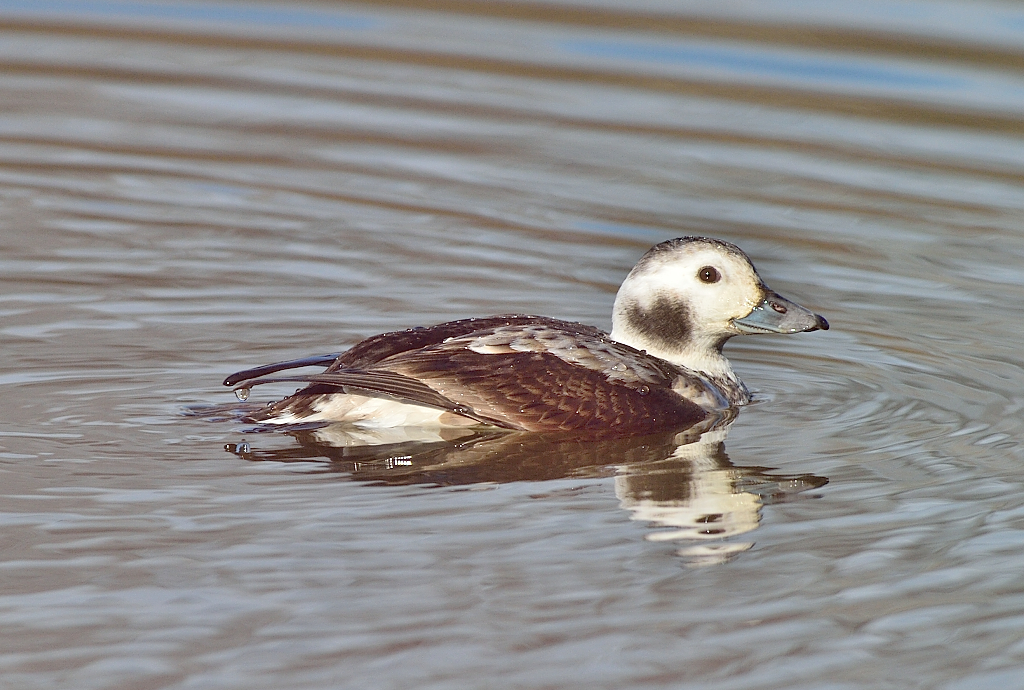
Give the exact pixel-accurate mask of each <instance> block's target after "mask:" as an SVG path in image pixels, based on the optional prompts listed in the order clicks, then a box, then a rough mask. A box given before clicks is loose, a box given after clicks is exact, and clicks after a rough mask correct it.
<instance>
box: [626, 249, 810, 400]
mask: <svg viewBox="0 0 1024 690" xmlns="http://www.w3.org/2000/svg"><path fill="white" fill-rule="evenodd" d="M818 329H822V330H826V329H828V322H827V321H826V320H825V319H823V318H822V317H821V316H819V315H817V314H815V313H813V312H811V311H809V310H807V309H805V308H803V307H801V306H800V305H798V304H796V303H794V302H791V301H790V300H788V299H786V298H784V297H782V296H781V295H779V294H778V293H776V292H775V291H773V290H771V289H770V288H769V287H768V286H767V285H765V284H764V281H762V280H761V277H760V276H759V275H758V274H757V271H756V270H755V269H754V266H753V264H752V263H751V262H750V259H749V258H747V255H746V254H744V253H743V251H742V250H741V249H740V248H739V247H737V246H736V245H734V244H730V243H728V242H723V241H721V240H716V239H711V238H707V237H680V238H677V239H674V240H668V241H666V242H662V243H661V244H658V245H656V246H654V247H652V248H651V249H650V250H649V251H648V252H647V253H646V254H644V256H643V257H641V259H640V261H639V262H638V263H637V265H636V266H634V267H633V270H632V271H630V273H629V275H628V276H626V279H625V280H624V281H623V283H622V286H621V287H620V288H619V292H618V295H616V297H615V306H614V308H613V311H612V333H611V336H612V338H613V339H614V340H617V341H619V342H621V343H625V344H626V345H630V346H632V347H635V348H637V349H639V350H646V351H647V352H648V353H649V354H652V355H654V356H655V357H660V358H661V359H665V360H668V361H669V362H672V363H673V364H677V365H680V366H684V367H686V368H688V369H691V370H693V371H697V372H702V373H704V374H707V375H709V376H710V377H712V378H714V379H717V380H720V381H722V382H723V383H726V382H728V383H730V384H734V385H735V386H737V387H738V388H739V389H740V390H742V391H743V392H744V394H745V390H746V389H745V388H743V384H742V383H740V381H739V379H738V378H737V377H736V375H735V374H734V373H733V370H732V367H731V366H730V364H729V360H727V359H726V358H725V356H724V355H722V347H723V346H724V345H725V343H726V341H727V340H729V338H731V337H733V336H736V335H745V334H753V333H799V332H802V331H815V330H818Z"/></svg>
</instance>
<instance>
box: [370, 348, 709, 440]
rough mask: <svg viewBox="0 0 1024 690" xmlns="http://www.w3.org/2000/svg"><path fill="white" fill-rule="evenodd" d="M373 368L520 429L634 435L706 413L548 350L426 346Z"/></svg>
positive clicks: (688, 422) (663, 391)
mask: <svg viewBox="0 0 1024 690" xmlns="http://www.w3.org/2000/svg"><path fill="white" fill-rule="evenodd" d="M381 366H387V367H388V370H389V371H392V372H394V373H399V374H402V375H404V376H407V377H409V378H414V379H417V380H419V381H421V382H422V383H425V384H426V385H428V386H429V387H430V388H431V389H433V390H436V391H437V392H439V393H440V394H441V395H443V396H445V397H446V398H448V399H450V400H452V401H453V402H456V403H459V404H462V405H465V406H467V407H468V408H470V409H471V410H473V412H474V413H475V414H476V415H479V416H480V417H484V418H487V419H493V420H496V421H497V422H498V423H499V424H500V425H501V426H506V427H509V428H514V429H522V430H526V431H558V430H565V431H568V430H587V431H607V430H609V429H620V430H622V431H623V432H624V433H629V434H638V433H648V432H653V431H658V430H662V429H669V428H683V427H687V426H692V425H693V424H696V423H697V422H699V421H701V420H703V419H704V418H705V417H706V416H707V413H706V412H705V411H704V410H703V409H702V408H701V407H699V406H698V405H697V404H695V403H693V402H690V401H689V400H686V399H685V398H682V397H680V396H679V395H677V394H676V393H674V392H673V391H672V389H671V382H670V381H666V382H664V383H662V384H661V385H652V384H647V383H643V382H639V381H631V382H628V383H627V382H623V381H621V380H613V379H610V378H609V377H608V376H607V375H606V374H605V373H604V372H602V371H599V370H596V369H592V368H588V367H586V366H581V365H579V364H573V363H570V362H567V361H565V360H563V359H562V358H560V357H558V356H556V355H554V354H551V353H550V352H514V353H504V354H481V353H479V352H474V351H472V350H468V349H461V348H460V349H453V348H448V347H445V348H428V349H427V350H421V351H417V352H414V353H407V354H406V355H404V356H400V357H396V358H391V359H389V360H388V361H387V362H383V363H381Z"/></svg>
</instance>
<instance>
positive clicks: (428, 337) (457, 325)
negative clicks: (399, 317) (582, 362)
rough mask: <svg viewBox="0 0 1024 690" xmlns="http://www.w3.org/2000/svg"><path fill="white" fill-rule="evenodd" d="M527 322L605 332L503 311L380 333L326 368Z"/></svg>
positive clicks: (362, 364) (357, 364)
mask: <svg viewBox="0 0 1024 690" xmlns="http://www.w3.org/2000/svg"><path fill="white" fill-rule="evenodd" d="M530 324H544V325H548V326H552V327H558V328H561V329H562V330H565V331H567V332H573V333H580V334H586V335H589V336H591V337H599V336H602V335H604V333H603V332H602V331H601V330H599V329H597V328H594V327H593V326H586V325H584V324H581V323H571V322H569V321H560V320H558V319H551V318H547V317H543V316H528V315H525V314H504V315H501V316H488V317H486V318H482V319H461V320H459V321H449V322H447V323H439V324H437V325H436V326H426V327H419V328H410V329H408V330H405V331H392V332H391V333H381V334H380V335H375V336H372V337H369V338H367V339H366V340H363V341H362V342H360V343H357V344H355V345H353V346H352V348H351V349H350V350H348V351H346V352H344V353H342V354H341V356H340V357H338V360H337V361H336V362H335V363H334V364H333V365H331V367H330V369H328V371H331V370H334V369H365V368H367V367H370V366H372V365H374V364H377V363H378V362H380V361H382V360H384V359H387V358H388V357H393V356H395V355H398V354H401V353H403V352H409V351H412V350H419V349H422V348H425V347H430V346H432V345H439V344H441V343H443V342H444V341H446V340H449V339H451V338H458V337H461V336H465V335H469V334H470V333H478V332H487V331H491V330H493V329H497V328H503V327H521V326H527V325H530Z"/></svg>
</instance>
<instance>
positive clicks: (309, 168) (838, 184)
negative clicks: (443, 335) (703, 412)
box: [0, 0, 1024, 690]
mask: <svg viewBox="0 0 1024 690" xmlns="http://www.w3.org/2000/svg"><path fill="white" fill-rule="evenodd" d="M1022 45H1024V9H1022V8H1020V7H1019V6H1018V5H1014V4H995V3H985V2H972V3H969V4H965V5H961V4H952V3H949V4H947V3H943V2H937V1H936V2H930V1H922V2H886V3H866V2H820V1H813V0H808V1H807V2H761V1H759V2H736V3H729V4H728V5H723V6H721V7H719V6H718V5H714V4H701V3H663V2H658V1H656V0H649V1H647V2H643V3H637V2H631V3H626V2H617V1H615V0H592V1H591V2H590V3H589V5H587V6H584V5H582V4H580V3H573V4H565V3H560V2H556V1H554V0H551V1H549V2H542V3H530V4H495V3H477V2H472V1H467V2H462V3H449V4H446V5H444V9H443V10H435V9H434V6H433V5H432V4H431V3H417V2H411V1H410V2H404V3H388V4H384V3H381V4H372V3H370V4H363V5H358V6H357V5H352V6H342V5H334V4H327V3H320V4H312V3H311V4H304V5H295V4H291V3H261V4H241V3H225V4H215V3H206V2H191V3H169V2H167V3H160V2H156V3H130V2H80V3H68V2H56V1H46V0H39V1H38V2H18V3H0V61H2V64H3V69H2V70H0V103H2V104H3V105H2V107H0V209H2V213H0V229H2V232H0V268H2V271H0V334H2V342H3V347H4V349H3V353H4V361H5V363H6V366H5V367H4V368H3V370H2V371H0V392H2V399H3V401H4V403H5V404H4V424H3V426H2V428H0V473H2V474H0V476H2V477H3V482H2V484H0V524H2V530H0V569H2V573H3V577H2V578H0V621H2V623H3V625H2V626H0V677H2V680H3V682H2V683H0V685H3V686H4V687H11V688H19V689H21V688H52V687H75V688H157V687H167V688H189V687H202V688H241V687H245V688H249V689H251V688H275V689H280V688H339V687H352V688H405V687H419V688H482V687H494V686H495V685H500V686H502V687H601V688H661V687H664V688H680V687H694V688H696V687H700V688H714V689H716V690H733V689H747V688H750V689H761V688H824V687H828V688H854V687H858V688H860V687H877V688H901V689H902V688H907V687H918V688H942V689H944V690H962V689H967V688H971V689H973V688H988V687H1014V686H1015V685H1019V684H1020V678H1021V677H1024V575H1022V574H1021V573H1024V555H1022V553H1024V550H1022V547H1024V498H1022V497H1024V490H1022V489H1024V486H1022V484H1024V472H1022V470H1021V460H1022V459H1024V448H1022V446H1021V440H1020V439H1021V438H1022V431H1024V429H1022V426H1024V425H1022V414H1021V411H1022V409H1024V396H1022V394H1021V392H1020V389H1021V386H1020V382H1021V379H1022V374H1021V365H1022V356H1021V354H1020V351H1021V348H1020V334H1021V333H1022V328H1021V324H1022V323H1024V307H1022V306H1021V305H1022V304H1024V269H1022V268H1021V266H1022V265H1024V234H1022V233H1021V232H1020V228H1021V218H1022V214H1021V210H1022V208H1024V186H1022V181H1024V163H1022V161H1024V118H1022V116H1021V113H1022V112H1024V88H1022V87H1024V77H1022V76H1021V75H1022V72H1021V69H1022V67H1024V51H1022V50H1021V46H1022ZM694 233H705V234H710V235H713V236H717V237H721V238H723V239H727V240H730V241H733V242H736V243H738V244H739V245H741V246H742V247H743V248H744V249H745V250H747V252H748V253H749V254H750V255H751V256H752V257H753V259H754V261H755V263H756V264H757V266H758V268H759V269H760V271H761V273H762V275H763V276H764V277H765V279H766V280H767V281H768V283H769V284H770V285H771V286H772V287H773V288H774V289H776V290H778V291H779V292H781V293H782V294H784V295H786V296H788V297H792V298H793V299H794V300H796V301H797V302H799V303H801V304H804V305H805V306H807V307H809V308H812V309H814V311H816V312H819V313H821V314H823V315H824V316H825V317H826V318H828V319H829V321H830V323H831V324H832V330H830V331H828V332H827V333H820V332H819V333H811V334H803V335H796V336H788V337H777V338H769V337H764V338H745V339H739V340H736V341H733V342H732V343H730V345H729V346H728V348H727V352H728V353H729V355H730V357H731V359H732V360H733V362H734V364H735V366H736V369H737V370H738V371H739V373H740V375H741V376H742V377H743V378H744V380H745V381H746V383H747V384H748V386H750V387H751V389H752V390H754V391H755V393H756V395H757V398H758V402H757V404H755V405H752V406H750V407H748V408H746V409H744V410H743V412H742V413H741V414H740V415H739V417H738V418H737V419H736V420H735V422H734V423H733V424H732V426H731V428H730V429H729V430H728V434H727V436H725V434H723V433H721V432H716V434H717V435H716V434H709V435H706V437H705V438H702V439H701V441H700V443H696V444H684V443H683V442H684V441H690V440H692V439H690V438H676V437H675V436H674V435H666V436H660V437H652V438H644V439H632V440H629V441H601V442H594V443H590V444H587V443H580V442H576V441H572V440H566V439H551V438H537V437H530V436H528V435H527V436H516V435H512V436H505V435H499V436H497V437H492V436H488V435H483V436H466V437H461V438H448V439H436V438H434V439H427V438H419V437H417V436H416V435H415V434H411V433H410V434H406V435H404V436H402V435H397V436H395V437H394V438H390V439H388V440H389V441H390V442H391V443H390V445H387V446H385V447H384V448H378V449H372V450H370V449H366V448H365V447H361V446H359V445H358V442H359V441H360V439H358V438H352V437H345V436H344V435H343V434H340V432H337V431H335V432H328V431H323V430H322V431H307V432H299V433H295V434H293V435H285V434H267V433H264V434H254V433H251V432H250V430H249V429H248V427H247V426H246V425H245V424H242V423H240V422H239V421H237V415H238V413H239V411H240V410H241V409H244V408H245V406H253V405H256V406H258V405H263V404H265V403H266V402H267V401H268V400H270V399H272V398H273V397H275V395H279V394H280V393H282V392H284V391H286V390H288V388H287V386H285V387H284V388H283V389H276V390H267V389H268V388H270V387H260V388H258V389H255V390H254V391H253V393H252V395H251V397H250V398H249V400H248V401H247V402H238V401H236V400H235V399H234V396H232V394H231V392H230V389H228V388H225V387H223V386H221V385H220V382H221V381H222V380H223V379H224V377H225V376H226V375H227V374H229V373H231V372H233V371H237V370H240V369H244V368H247V367H250V366H255V365H257V364H262V363H265V362H270V361H275V360H283V359H291V358H295V357H300V356H306V355H315V354H320V353H330V352H337V351H339V350H341V349H344V348H345V347H348V346H349V345H351V344H353V343H355V342H357V341H358V340H360V339H361V338H363V337H365V336H368V335H372V334H374V333H379V332H382V331H385V330H390V329H398V328H406V327H409V326H414V325H419V324H430V323H436V322H439V321H444V320H449V319H455V318H462V317H467V316H480V315H487V314H493V313H505V312H512V311H515V312H527V313H538V314H545V315H549V316H555V317H560V318H568V319H573V320H580V321H584V322H586V323H591V324H594V325H598V326H601V327H605V328H607V327H608V326H609V325H610V310H611V303H612V299H613V296H614V291H615V289H616V287H617V286H618V283H619V282H620V281H621V279H622V278H623V276H624V275H625V273H626V272H627V271H628V270H629V268H630V267H631V266H632V265H633V263H634V262H635V260H636V259H637V258H638V257H639V256H640V255H641V254H642V253H643V251H645V250H646V249H647V248H648V247H649V246H650V245H651V244H653V243H655V242H657V241H660V240H662V239H666V238H669V237H675V236H679V235H684V234H694ZM339 434H340V435H339Z"/></svg>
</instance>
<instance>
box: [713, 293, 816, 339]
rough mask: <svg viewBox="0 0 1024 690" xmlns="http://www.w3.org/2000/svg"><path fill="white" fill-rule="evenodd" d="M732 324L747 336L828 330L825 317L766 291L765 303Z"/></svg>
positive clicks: (734, 320)
mask: <svg viewBox="0 0 1024 690" xmlns="http://www.w3.org/2000/svg"><path fill="white" fill-rule="evenodd" d="M732 324H733V326H735V327H736V330H738V331H739V332H740V333H743V334H745V335H746V334H752V333H802V332H804V331H817V330H819V329H820V330H823V331H827V330H828V321H826V320H825V319H824V318H823V317H821V316H819V315H817V314H815V313H814V312H813V311H811V310H810V309H804V308H803V307H801V306H800V305H799V304H797V303H796V302H790V301H789V300H788V299H786V298H785V297H783V296H782V295H780V294H778V293H777V292H772V291H771V290H767V291H765V298H764V301H762V302H761V303H760V304H759V305H757V306H756V307H754V309H753V311H751V312H750V313H749V314H747V315H746V316H744V317H743V318H741V319H733V320H732Z"/></svg>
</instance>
